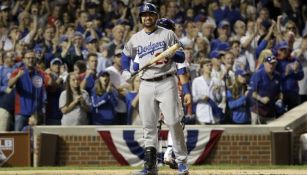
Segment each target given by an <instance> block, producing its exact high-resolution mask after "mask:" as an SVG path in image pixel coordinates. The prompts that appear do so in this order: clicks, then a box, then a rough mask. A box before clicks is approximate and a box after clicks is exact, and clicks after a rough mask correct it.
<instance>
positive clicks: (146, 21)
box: [141, 12, 158, 28]
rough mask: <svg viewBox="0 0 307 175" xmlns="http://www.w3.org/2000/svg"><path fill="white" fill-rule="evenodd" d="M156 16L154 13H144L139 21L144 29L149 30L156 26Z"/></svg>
mask: <svg viewBox="0 0 307 175" xmlns="http://www.w3.org/2000/svg"><path fill="white" fill-rule="evenodd" d="M157 19H158V16H157V15H156V14H155V13H150V12H145V13H143V14H142V16H141V21H142V24H143V26H144V27H147V28H150V27H153V26H155V25H156V21H157Z"/></svg>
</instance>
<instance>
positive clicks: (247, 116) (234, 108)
mask: <svg viewBox="0 0 307 175" xmlns="http://www.w3.org/2000/svg"><path fill="white" fill-rule="evenodd" d="M226 96H227V103H228V107H229V109H230V110H231V115H232V116H231V118H232V122H233V123H236V124H250V123H251V112H250V103H249V100H248V96H247V72H246V71H244V70H242V69H238V70H236V72H235V82H234V84H233V85H232V87H231V88H230V89H228V90H227V94H226Z"/></svg>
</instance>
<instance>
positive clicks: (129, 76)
mask: <svg viewBox="0 0 307 175" xmlns="http://www.w3.org/2000/svg"><path fill="white" fill-rule="evenodd" d="M122 77H123V79H124V80H125V81H127V80H129V79H130V78H131V73H130V72H129V71H127V70H124V71H123V72H122Z"/></svg>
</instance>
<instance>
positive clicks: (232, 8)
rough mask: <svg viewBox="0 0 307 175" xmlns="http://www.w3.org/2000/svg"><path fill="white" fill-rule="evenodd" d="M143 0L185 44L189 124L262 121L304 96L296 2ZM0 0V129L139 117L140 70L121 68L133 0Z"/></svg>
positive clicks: (306, 48)
mask: <svg viewBox="0 0 307 175" xmlns="http://www.w3.org/2000/svg"><path fill="white" fill-rule="evenodd" d="M150 2H151V3H154V4H155V5H157V7H158V8H159V14H160V18H167V19H171V20H173V21H174V22H175V24H176V29H175V34H176V35H177V37H178V39H179V40H180V42H181V43H182V44H183V46H184V51H185V56H186V64H187V65H189V66H188V73H189V75H190V81H191V88H192V90H191V93H192V99H193V105H192V107H191V106H184V110H183V111H184V113H185V115H186V119H187V122H188V123H191V124H193V123H197V124H217V123H236V124H251V123H252V124H265V123H267V122H270V121H272V120H274V119H275V118H277V117H278V116H280V115H281V114H282V113H284V112H285V111H287V110H290V109H292V108H293V107H295V106H297V105H299V104H301V103H302V102H304V101H306V99H307V84H306V81H307V78H306V76H304V75H306V73H307V25H306V22H307V5H306V4H305V3H304V1H299V0H282V1H278V0H273V1H268V0H168V1H162V0H151V1H150ZM0 3H1V4H0V130H1V131H7V130H16V131H20V130H22V129H23V128H24V127H25V126H27V125H28V123H37V124H46V125H87V124H94V125H112V124H115V125H126V124H140V123H141V121H140V119H139V117H138V109H137V106H138V87H139V84H140V78H139V77H135V78H134V79H133V80H132V82H127V81H125V79H124V78H123V77H122V75H121V72H122V69H121V52H122V49H123V47H124V45H125V42H126V41H127V40H128V39H129V38H130V36H131V35H132V34H134V33H136V32H138V31H139V30H141V29H142V25H141V24H140V22H139V14H138V13H139V12H138V11H139V6H140V5H141V4H142V3H144V2H143V1H142V0H131V1H129V0H53V1H49V0H1V2H0ZM34 119H35V120H36V121H35V122H31V121H32V120H34ZM29 121H30V122H29Z"/></svg>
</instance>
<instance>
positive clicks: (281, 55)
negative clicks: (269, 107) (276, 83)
mask: <svg viewBox="0 0 307 175" xmlns="http://www.w3.org/2000/svg"><path fill="white" fill-rule="evenodd" d="M276 50H277V58H278V63H277V66H276V71H277V72H279V73H280V74H281V86H282V92H283V94H284V98H283V100H284V104H285V105H286V107H287V109H288V110H290V109H292V108H294V107H295V106H297V105H299V104H300V96H299V86H298V81H300V80H302V79H303V78H304V72H303V68H302V65H301V63H300V62H299V61H298V59H297V58H294V57H291V56H290V53H289V52H290V49H289V45H288V43H287V41H282V42H280V43H278V44H277V46H276Z"/></svg>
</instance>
